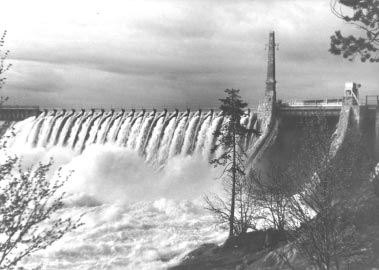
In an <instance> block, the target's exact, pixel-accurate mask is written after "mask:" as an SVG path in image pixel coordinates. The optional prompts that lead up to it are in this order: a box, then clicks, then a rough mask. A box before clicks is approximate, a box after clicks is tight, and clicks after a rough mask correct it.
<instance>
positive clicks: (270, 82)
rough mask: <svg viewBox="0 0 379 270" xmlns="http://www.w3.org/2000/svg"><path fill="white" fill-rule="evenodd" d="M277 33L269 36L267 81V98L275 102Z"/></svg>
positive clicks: (271, 33)
mask: <svg viewBox="0 0 379 270" xmlns="http://www.w3.org/2000/svg"><path fill="white" fill-rule="evenodd" d="M275 49H276V43H275V32H274V31H272V32H270V34H269V41H268V59H267V79H266V91H265V95H266V96H271V97H272V98H273V99H274V100H273V101H274V102H275V98H276V80H275Z"/></svg>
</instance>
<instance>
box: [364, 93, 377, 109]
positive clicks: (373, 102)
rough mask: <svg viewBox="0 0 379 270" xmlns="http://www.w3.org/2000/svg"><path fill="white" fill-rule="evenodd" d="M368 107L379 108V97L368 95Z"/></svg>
mask: <svg viewBox="0 0 379 270" xmlns="http://www.w3.org/2000/svg"><path fill="white" fill-rule="evenodd" d="M365 104H366V105H377V106H379V95H368V96H366V103H365Z"/></svg>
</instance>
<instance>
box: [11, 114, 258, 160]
mask: <svg viewBox="0 0 379 270" xmlns="http://www.w3.org/2000/svg"><path fill="white" fill-rule="evenodd" d="M226 121H227V119H226V118H224V117H223V115H222V114H221V113H220V112H213V111H209V112H205V113H203V112H202V111H197V112H190V111H186V112H179V111H175V112H167V111H163V112H156V111H155V110H154V111H151V112H145V111H140V112H134V111H131V112H125V111H119V112H115V111H113V110H112V111H110V112H104V111H95V110H92V111H90V112H85V111H84V110H83V111H80V112H75V111H69V112H66V111H45V112H43V113H41V114H40V115H39V116H38V117H31V118H28V119H26V120H24V121H22V122H19V123H16V124H15V125H14V127H13V130H14V134H15V138H13V139H12V140H10V142H9V143H12V144H13V145H17V146H18V147H21V146H22V147H24V146H27V147H30V148H35V147H40V148H41V147H42V148H47V149H49V148H52V147H63V148H69V149H71V150H72V151H74V152H76V153H78V154H80V153H81V152H82V151H84V150H85V149H86V148H88V147H89V146H90V145H92V144H97V145H105V144H106V145H110V146H114V147H121V148H127V149H129V150H132V151H135V152H137V153H138V154H139V155H140V156H142V157H144V158H145V160H146V162H147V163H149V164H152V165H153V166H156V167H161V166H164V165H165V164H166V162H167V160H168V159H170V158H173V157H175V156H177V155H184V156H185V155H192V154H193V153H196V154H199V155H201V156H203V157H204V158H212V156H213V154H212V153H211V150H212V148H213V147H214V145H215V142H216V140H215V136H214V133H215V132H216V131H218V130H220V128H221V126H222V124H223V123H225V122H226ZM241 123H242V124H243V125H244V126H246V127H248V128H250V127H252V126H254V127H256V128H257V121H256V114H255V113H252V112H248V113H247V114H246V116H244V117H242V119H241ZM9 132H11V131H9ZM248 143H249V138H248V139H246V140H245V141H244V144H248ZM219 151H220V150H219Z"/></svg>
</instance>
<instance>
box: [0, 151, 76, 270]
mask: <svg viewBox="0 0 379 270" xmlns="http://www.w3.org/2000/svg"><path fill="white" fill-rule="evenodd" d="M50 167H51V162H50V163H48V164H39V165H38V166H37V167H36V168H35V169H29V170H27V171H23V170H22V169H21V165H20V163H19V161H18V159H17V158H8V160H7V162H6V163H5V164H3V165H1V166H0V237H1V241H0V269H13V268H15V266H16V265H17V264H18V263H19V262H20V260H22V259H23V258H24V257H26V256H29V255H30V254H32V253H34V252H36V251H38V250H41V249H45V248H46V247H48V246H50V245H51V244H52V243H54V242H55V241H57V240H58V239H60V238H61V237H62V236H63V235H64V234H66V233H67V232H69V231H71V230H74V229H76V228H77V227H78V226H80V225H81V223H80V221H79V219H80V217H79V218H78V220H73V219H72V218H71V217H67V218H62V217H59V214H58V212H59V210H61V209H62V207H63V202H62V199H63V196H64V193H59V190H60V188H61V187H62V186H63V184H64V183H65V182H66V180H67V178H66V179H63V180H62V179H61V178H60V177H59V179H58V180H57V181H55V182H50V180H49V179H48V177H47V173H48V171H49V169H50Z"/></svg>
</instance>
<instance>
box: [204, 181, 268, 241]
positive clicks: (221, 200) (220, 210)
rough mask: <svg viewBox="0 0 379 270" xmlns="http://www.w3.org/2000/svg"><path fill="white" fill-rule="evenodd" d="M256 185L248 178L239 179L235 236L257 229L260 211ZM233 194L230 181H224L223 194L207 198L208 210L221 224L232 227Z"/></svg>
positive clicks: (236, 195) (234, 222)
mask: <svg viewBox="0 0 379 270" xmlns="http://www.w3.org/2000/svg"><path fill="white" fill-rule="evenodd" d="M254 188H255V187H254V183H253V182H252V181H250V180H249V179H248V178H247V177H245V176H244V177H241V178H238V179H237V181H236V186H235V213H234V218H233V232H234V234H235V235H242V234H245V233H247V232H248V231H249V230H256V229H257V222H258V220H259V219H261V218H262V217H259V216H258V214H259V210H258V208H257V207H256V203H255V201H256V193H255V191H254ZM231 192H232V187H231V182H230V179H224V180H223V194H222V195H218V194H213V196H206V197H205V202H206V209H208V210H210V211H211V212H213V213H214V214H215V216H216V217H217V219H218V221H219V224H221V225H226V226H230V220H231V218H230V217H231V201H230V200H229V199H225V198H230V197H231Z"/></svg>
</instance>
